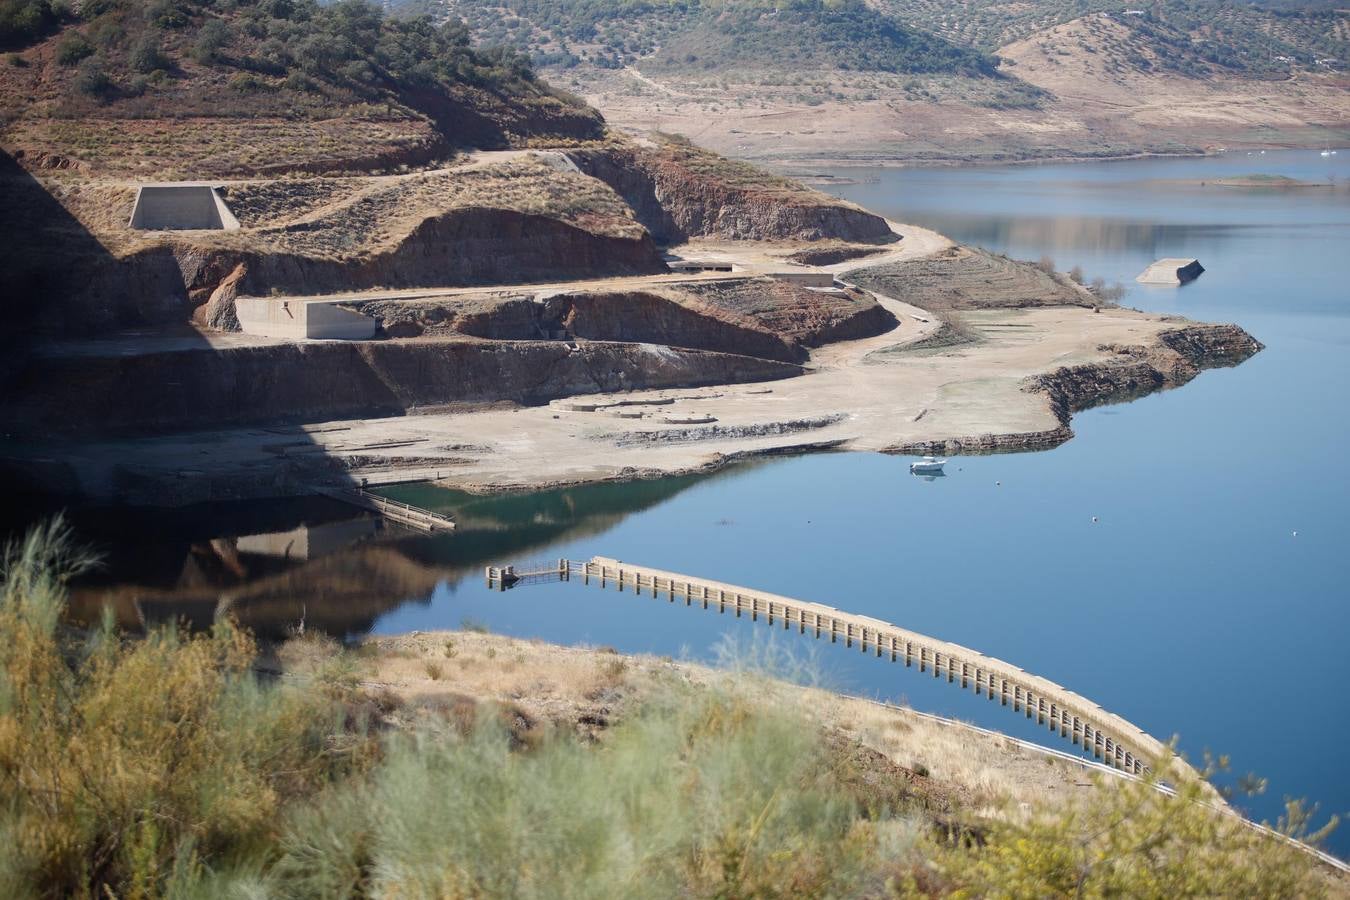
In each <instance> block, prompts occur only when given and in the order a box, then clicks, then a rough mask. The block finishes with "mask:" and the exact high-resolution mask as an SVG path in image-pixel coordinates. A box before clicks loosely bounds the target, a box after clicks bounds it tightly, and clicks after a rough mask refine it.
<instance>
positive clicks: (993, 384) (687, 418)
mask: <svg viewBox="0 0 1350 900" xmlns="http://www.w3.org/2000/svg"><path fill="white" fill-rule="evenodd" d="M892 227H893V228H894V229H895V230H896V231H898V232H899V233H900V234H901V235H902V236H903V240H902V241H900V242H899V243H898V244H896V245H894V247H893V249H892V250H890V251H888V252H887V254H886V255H885V258H884V259H882V260H878V259H876V258H872V257H869V258H865V259H862V260H851V261H847V262H843V263H838V264H835V265H833V266H826V267H823V268H824V269H825V270H827V271H831V272H833V273H834V274H835V275H836V276H837V277H840V278H841V279H844V280H847V279H848V278H853V277H858V276H854V275H850V274H849V273H852V272H855V271H858V270H862V269H869V271H882V272H886V271H892V270H893V268H892V269H890V270H888V269H876V268H874V267H876V266H877V265H878V263H883V264H885V265H889V266H891V267H895V266H899V267H900V268H901V271H904V267H906V266H918V267H920V268H923V267H928V266H938V267H941V266H945V265H949V264H952V262H953V261H955V262H956V263H958V264H959V263H960V262H961V261H963V260H965V261H970V262H975V263H983V264H991V265H994V264H996V265H998V266H1001V267H1003V272H1002V274H1004V275H1008V274H1009V273H1010V274H1011V276H1014V277H1021V276H1020V273H1023V272H1030V271H1032V270H1030V268H1029V267H1028V268H1025V269H1019V268H1018V267H1017V264H1012V263H1009V262H1007V261H1006V260H1002V259H1001V258H995V257H990V256H988V255H984V256H978V255H977V254H973V253H972V252H971V251H968V250H965V249H963V248H959V247H955V246H954V245H952V244H951V242H950V241H948V240H947V239H945V238H943V237H942V236H941V235H938V234H936V233H934V232H930V231H927V230H925V229H921V228H917V227H915V226H910V225H901V224H898V223H892ZM693 249H694V250H695V251H697V252H699V253H705V254H717V253H728V254H730V253H740V254H742V255H743V256H744V257H745V258H746V259H747V260H748V259H751V258H753V257H754V254H756V253H759V254H762V253H764V252H765V251H764V249H763V248H762V247H761V248H758V249H757V248H755V247H741V246H737V245H728V244H715V243H713V244H706V245H704V246H701V247H697V248H693ZM976 257H978V258H976ZM942 271H945V270H942ZM929 274H931V273H929ZM995 274H998V273H997V272H996V273H995ZM886 277H889V276H886V275H883V276H881V282H880V283H881V284H882V286H883V287H884V286H885V285H887V284H895V285H898V287H897V288H889V287H888V288H886V289H887V290H897V289H907V288H905V287H904V284H905V283H904V282H903V280H902V281H900V282H894V281H892V282H888V281H886V280H885V278H886ZM985 277H986V275H985V271H984V270H978V271H976V272H975V273H974V275H973V276H972V277H971V280H970V282H968V283H969V284H974V285H975V287H973V288H970V290H972V291H976V292H977V293H981V294H982V296H983V298H984V299H988V300H990V301H991V302H1007V301H1005V300H999V299H997V298H999V297H1008V292H1007V290H1005V291H1004V294H999V293H998V291H999V288H998V287H997V286H995V285H994V284H991V283H986V282H985V281H984V278H985ZM1037 277H1044V276H1041V275H1037ZM873 280H875V276H873ZM915 284H918V282H915ZM981 285H984V286H983V287H981ZM1047 285H1048V286H1051V287H1052V286H1053V285H1052V284H1051V282H1047ZM1014 288H1015V290H1014V291H1013V292H1012V293H1013V296H1011V297H1010V300H1011V302H1013V303H1018V304H1021V303H1024V302H1026V301H1025V300H1020V299H1018V298H1019V297H1024V296H1025V294H1024V293H1020V292H1021V291H1023V290H1024V286H1021V287H1019V286H1017V285H1014ZM915 289H916V290H917V289H918V288H917V287H916V288H915ZM1047 289H1050V287H1047ZM1054 289H1055V290H1058V291H1059V292H1060V293H1061V294H1063V296H1062V297H1061V298H1060V299H1058V300H1055V301H1053V302H1055V303H1060V304H1068V305H1041V306H1026V307H1023V306H1020V305H1018V306H1012V307H1007V306H997V305H995V306H993V307H990V308H976V309H965V310H963V311H962V312H961V314H960V315H961V320H962V323H963V327H965V328H967V329H970V330H971V331H972V332H973V333H975V334H977V335H978V336H979V340H978V341H976V342H974V343H957V344H953V345H951V346H945V347H936V348H932V349H927V350H923V351H914V350H908V351H907V350H906V348H907V347H910V346H912V345H920V344H921V342H923V341H924V340H925V339H926V338H929V337H931V336H932V335H933V334H934V333H935V332H937V331H938V330H939V329H940V328H941V327H942V326H943V322H944V320H943V319H940V318H938V317H937V316H936V315H934V314H933V313H931V312H928V311H926V310H924V309H920V308H918V307H915V306H913V305H911V304H908V303H905V302H903V301H901V300H899V299H896V298H895V297H893V296H887V295H886V294H884V293H882V292H880V290H879V289H878V288H877V287H876V286H875V285H873V288H872V290H871V293H872V295H873V297H874V298H875V299H876V301H877V302H878V303H880V304H881V305H882V306H884V307H885V308H886V310H887V311H888V312H889V313H890V314H891V315H893V316H894V317H895V320H896V322H897V323H898V324H897V325H896V326H895V327H894V328H892V329H891V330H889V331H887V332H885V333H882V334H879V335H876V336H873V337H868V338H861V339H856V340H849V341H841V342H836V343H830V344H826V345H824V346H822V347H818V348H816V349H814V350H812V351H811V354H810V358H809V360H808V361H807V363H806V366H805V369H804V374H800V375H797V376H796V377H789V378H781V376H780V377H779V380H768V381H765V380H762V376H761V379H760V380H758V382H757V383H756V382H755V381H754V380H751V381H750V382H749V383H746V382H745V381H742V382H741V383H736V384H726V385H709V386H706V387H695V388H670V389H657V390H640V391H626V392H621V393H613V394H574V395H571V396H566V395H564V396H562V397H560V398H559V399H555V400H553V401H552V402H549V403H547V404H545V405H536V406H524V407H520V406H514V405H506V406H503V405H501V404H497V405H493V406H490V407H488V408H478V409H472V410H466V409H464V408H459V409H447V408H444V407H442V408H439V409H437V410H434V411H427V412H426V413H425V414H417V413H418V411H417V410H412V411H411V412H412V413H414V414H409V415H402V416H393V417H380V418H364V419H351V418H348V419H340V420H336V421H333V422H319V423H312V424H305V425H298V426H283V427H272V428H266V429H259V428H243V427H238V428H229V429H220V430H213V431H202V432H190V433H175V434H168V435H159V436H148V437H135V438H126V439H102V440H97V441H93V442H84V441H78V440H75V439H65V440H50V441H46V442H41V443H25V444H20V445H18V446H14V445H10V446H8V447H5V448H4V449H3V450H0V457H5V458H7V459H6V462H7V463H8V464H9V465H10V466H11V467H12V468H15V469H17V470H18V471H20V472H22V473H23V475H24V477H25V478H27V479H28V480H29V481H30V482H31V483H35V484H36V485H37V486H38V487H40V488H44V489H46V490H50V491H52V492H56V493H65V494H75V495H82V496H84V497H87V498H92V499H95V500H104V501H110V502H118V503H127V504H133V505H166V506H176V505H186V504H190V503H198V502H208V501H217V500H225V499H255V498H262V497H275V496H286V495H295V494H304V493H308V492H310V491H311V490H312V487H311V486H312V485H314V484H316V483H323V482H329V483H333V482H335V481H346V482H347V483H351V482H356V483H364V484H366V485H367V486H378V485H380V484H386V483H395V482H407V481H433V482H438V483H441V484H443V485H446V486H450V487H454V488H457V489H462V490H466V491H472V492H476V493H484V492H493V491H513V490H532V489H543V488H551V487H558V486H563V485H571V484H578V483H585V482H600V481H626V480H637V479H648V478H655V477H661V476H666V475H679V474H690V473H707V472H712V471H715V470H717V469H720V468H723V467H725V466H727V465H730V464H732V463H734V462H737V461H740V460H745V459H749V458H755V457H760V456H766V455H782V454H795V453H805V452H820V451H832V450H856V451H864V452H882V453H927V452H941V453H946V454H956V453H988V452H1006V451H1020V450H1031V449H1044V448H1047V447H1052V446H1055V445H1057V444H1060V443H1062V442H1064V441H1066V440H1068V439H1069V438H1070V437H1071V436H1072V431H1071V429H1070V427H1069V421H1070V419H1071V417H1072V415H1073V413H1074V412H1077V411H1078V410H1081V409H1085V408H1088V407H1090V406H1094V405H1097V404H1099V403H1104V402H1115V401H1120V400H1124V399H1128V398H1131V397H1134V396H1139V395H1142V394H1145V393H1149V392H1152V391H1156V390H1161V389H1164V388H1168V387H1173V386H1176V385H1180V384H1184V383H1185V382H1186V381H1188V380H1190V379H1191V378H1193V377H1194V376H1195V375H1196V374H1197V373H1198V372H1199V371H1201V370H1203V369H1205V368H1211V367H1214V366H1223V365H1233V364H1236V363H1237V362H1240V361H1241V360H1243V359H1245V358H1247V357H1248V356H1250V355H1251V354H1252V353H1255V352H1257V351H1258V350H1259V349H1260V347H1261V345H1260V344H1259V342H1257V341H1256V340H1254V339H1253V338H1252V337H1251V336H1250V335H1247V334H1246V332H1244V331H1242V330H1241V329H1240V328H1238V327H1236V326H1214V325H1201V324H1197V323H1192V322H1189V321H1187V320H1184V319H1179V318H1177V317H1174V316H1163V315H1156V314H1149V313H1144V312H1140V311H1137V310H1131V309H1123V308H1116V307H1104V306H1101V305H1099V304H1096V302H1095V301H1093V300H1092V298H1091V296H1090V295H1088V294H1086V293H1083V294H1082V295H1081V296H1079V295H1078V294H1075V293H1073V292H1074V291H1075V290H1080V289H1077V288H1073V287H1072V286H1071V285H1068V284H1067V283H1059V286H1058V287H1055V288H1054ZM973 299H974V300H976V301H979V300H980V299H981V297H979V296H977V297H974V298H973ZM1080 304H1081V305H1080ZM321 343H322V342H320V344H321ZM579 343H580V345H581V347H582V349H583V350H584V349H585V348H586V347H588V346H589V347H592V348H596V349H597V350H603V349H604V348H605V347H613V348H616V349H617V348H624V347H627V348H629V350H628V351H626V352H635V351H641V353H645V354H648V355H652V357H653V360H654V361H657V360H665V359H666V358H667V357H669V358H670V359H671V360H676V359H681V358H683V359H685V360H686V362H685V363H683V365H686V366H687V365H689V364H690V362H689V359H690V358H689V357H688V356H687V353H688V351H681V350H678V349H673V348H668V347H664V346H656V345H625V344H606V343H604V342H579ZM318 346H319V345H316V347H318ZM883 351H884V352H883ZM595 358H596V359H603V358H604V357H603V356H596V357H595ZM732 358H734V357H732ZM693 359H694V360H697V359H699V357H694V358H693ZM709 359H710V358H709ZM710 361H711V359H710ZM747 361H748V358H747ZM662 364H664V363H662ZM791 370H792V371H794V372H800V371H803V370H801V369H797V368H796V367H791ZM784 371H786V369H785V370H784ZM769 377H771V378H772V377H773V376H772V375H770V376H769ZM703 383H705V384H707V381H706V380H705V381H704V382H703ZM555 396H556V395H555ZM288 440H290V441H291V442H293V443H294V442H298V443H295V446H297V447H299V446H300V444H301V443H303V445H304V447H303V448H301V449H300V450H298V451H297V452H293V453H290V452H278V450H277V448H278V446H282V447H284V446H288Z"/></svg>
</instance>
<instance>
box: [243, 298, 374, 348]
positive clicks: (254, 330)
mask: <svg viewBox="0 0 1350 900" xmlns="http://www.w3.org/2000/svg"><path fill="white" fill-rule="evenodd" d="M340 303H341V301H340V300H304V299H300V298H296V297H240V298H239V299H237V300H235V302H234V311H235V315H237V316H238V317H239V327H240V328H241V329H243V331H244V333H245V334H256V335H261V336H263V337H275V338H289V339H291V340H336V341H366V340H369V339H371V338H372V337H374V336H375V330H376V328H377V327H378V323H377V322H376V321H375V320H374V319H372V318H371V317H370V316H363V315H362V314H361V313H359V312H356V311H354V310H350V309H346V308H344V307H342V306H341V305H340Z"/></svg>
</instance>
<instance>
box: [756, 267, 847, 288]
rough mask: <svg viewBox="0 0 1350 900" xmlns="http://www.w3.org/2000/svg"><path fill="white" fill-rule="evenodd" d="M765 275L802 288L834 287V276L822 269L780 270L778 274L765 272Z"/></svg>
mask: <svg viewBox="0 0 1350 900" xmlns="http://www.w3.org/2000/svg"><path fill="white" fill-rule="evenodd" d="M764 274H766V275H768V276H769V277H770V278H772V279H774V280H775V281H786V282H787V283H788V284H797V285H801V286H802V287H808V288H827V287H834V274H833V273H831V272H826V271H823V270H820V269H801V270H792V271H789V270H780V271H777V272H765V273H764Z"/></svg>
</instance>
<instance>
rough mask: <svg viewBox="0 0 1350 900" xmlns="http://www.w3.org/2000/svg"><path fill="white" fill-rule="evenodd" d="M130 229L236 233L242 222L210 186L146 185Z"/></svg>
mask: <svg viewBox="0 0 1350 900" xmlns="http://www.w3.org/2000/svg"><path fill="white" fill-rule="evenodd" d="M131 227H132V228H139V229H142V230H145V231H193V230H198V229H203V230H215V231H219V230H221V229H224V230H226V231H237V230H238V228H239V220H238V219H236V218H235V217H234V214H233V213H231V212H230V208H229V207H228V206H226V205H225V200H224V198H222V197H221V196H220V192H219V191H218V190H216V188H214V187H212V186H211V185H209V184H154V185H151V184H145V185H141V187H140V188H138V189H137V191H136V206H135V208H134V209H133V210H132V211H131Z"/></svg>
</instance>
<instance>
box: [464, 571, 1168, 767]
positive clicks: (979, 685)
mask: <svg viewBox="0 0 1350 900" xmlns="http://www.w3.org/2000/svg"><path fill="white" fill-rule="evenodd" d="M486 574H487V581H488V586H489V587H493V588H498V589H501V590H504V589H506V588H509V587H515V586H517V585H523V584H530V583H535V582H539V581H545V580H547V581H559V580H561V581H568V580H572V579H576V578H580V579H581V581H582V583H583V584H591V583H594V584H596V585H598V586H599V587H602V588H604V587H608V586H610V585H613V586H614V587H616V588H617V589H618V590H620V591H623V590H624V589H625V588H631V589H632V590H633V592H634V593H636V594H641V593H643V591H649V592H650V593H651V596H652V597H659V596H665V598H666V599H667V600H668V601H669V602H671V603H674V602H675V601H676V600H683V601H684V604H685V606H693V605H695V604H697V605H699V606H700V607H702V608H703V609H712V608H716V610H717V611H718V612H719V613H725V612H727V611H728V610H730V611H731V612H733V613H734V614H735V615H736V616H737V617H738V618H740V617H741V616H744V615H748V616H749V617H750V619H751V620H752V621H759V620H760V618H761V617H762V618H763V619H764V620H765V621H766V622H767V624H769V625H770V626H772V625H775V624H781V626H782V627H783V628H784V629H794V628H795V629H796V630H797V632H798V633H799V634H807V633H808V632H810V633H811V634H813V635H814V636H815V637H816V638H821V637H828V638H829V639H830V643H840V642H842V643H843V644H844V646H846V647H854V646H855V645H856V646H857V647H858V649H859V650H860V651H861V652H863V653H870V654H874V655H875V656H877V657H879V658H889V659H890V661H891V662H901V661H903V662H904V664H905V665H906V666H907V667H910V666H914V665H917V666H918V668H919V671H920V672H929V671H931V672H932V673H933V677H934V678H942V677H944V676H945V677H946V679H947V682H948V683H949V684H952V683H955V682H956V681H957V680H958V679H959V680H960V683H961V687H962V688H963V689H966V688H973V689H974V691H975V693H976V694H977V695H983V696H986V697H988V698H989V700H990V701H993V702H997V703H999V704H1000V705H1001V706H1011V707H1012V708H1013V711H1014V712H1025V714H1026V717H1027V718H1028V719H1031V718H1034V719H1035V720H1036V722H1037V723H1038V724H1040V725H1045V726H1047V727H1048V728H1049V730H1050V731H1051V732H1052V733H1058V734H1059V735H1060V737H1063V738H1067V739H1070V740H1072V741H1073V742H1074V743H1075V744H1077V745H1079V746H1081V747H1082V748H1083V749H1084V750H1085V751H1087V752H1090V753H1091V754H1092V755H1093V756H1095V757H1097V758H1098V759H1101V760H1104V761H1105V762H1106V763H1107V764H1108V765H1111V766H1114V767H1115V768H1118V769H1124V770H1125V771H1127V772H1133V773H1135V774H1142V773H1143V772H1144V771H1146V770H1147V769H1148V768H1149V767H1150V764H1151V763H1152V762H1153V761H1156V760H1158V759H1160V758H1162V757H1163V756H1164V755H1165V753H1166V750H1165V748H1164V747H1163V745H1162V743H1161V742H1159V741H1158V740H1157V739H1156V738H1153V737H1152V736H1150V735H1148V734H1146V733H1145V732H1144V731H1143V730H1142V729H1140V728H1138V727H1137V726H1135V725H1133V724H1131V723H1130V722H1127V721H1126V720H1124V719H1122V718H1120V717H1119V716H1116V715H1114V714H1112V713H1109V712H1107V711H1106V710H1104V709H1102V708H1101V707H1100V706H1098V705H1097V704H1095V703H1093V702H1092V701H1090V700H1088V699H1087V698H1086V697H1082V696H1079V695H1078V694H1075V693H1073V692H1072V691H1070V690H1068V689H1067V688H1064V687H1061V686H1060V685H1058V684H1055V683H1054V682H1052V681H1049V680H1047V679H1045V678H1041V677H1039V676H1037V675H1033V674H1031V673H1029V672H1026V671H1024V670H1022V669H1020V668H1018V667H1017V666H1014V665H1011V664H1009V663H1006V662H1003V661H1002V660H999V659H994V658H992V657H988V656H985V655H984V654H982V653H979V652H977V651H975V650H971V649H969V648H968V647H962V646H961V645H959V644H953V643H950V642H948V641H941V640H938V639H936V638H931V637H928V636H927V635H923V634H919V633H918V632H914V631H909V630H908V629H904V628H900V627H899V626H896V625H892V624H890V623H889V622H883V621H881V620H880V619H873V618H871V617H869V616H859V615H854V614H853V613H847V612H843V611H842V610H838V609H835V608H834V607H832V606H825V605H824V604H820V603H811V602H809V601H804V600H794V599H792V598H791V597H782V596H779V595H777V594H769V593H765V592H764V591H758V590H755V589H753V588H746V587H739V586H737V585H730V584H724V583H723V582H720V581H710V580H706V579H702V578H694V577H691V576H688V575H680V574H678V573H675V572H665V571H661V570H659V569H651V568H647V567H645V566H636V565H632V564H630V563H623V562H620V561H619V560H615V559H608V558H606V557H601V556H597V557H595V558H593V559H590V560H586V561H584V562H578V561H573V560H566V559H559V560H550V561H548V562H546V563H541V564H532V565H522V566H505V567H489V568H488V569H487V573H486Z"/></svg>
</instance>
